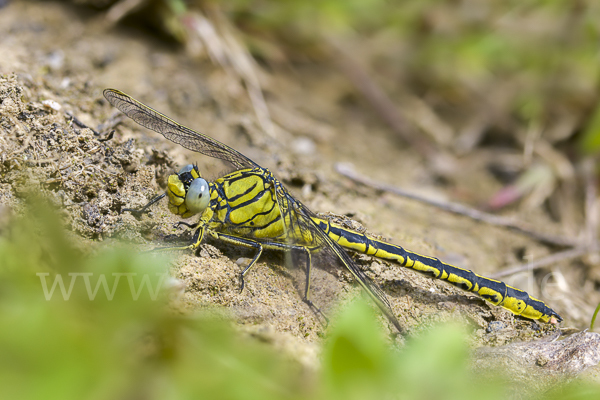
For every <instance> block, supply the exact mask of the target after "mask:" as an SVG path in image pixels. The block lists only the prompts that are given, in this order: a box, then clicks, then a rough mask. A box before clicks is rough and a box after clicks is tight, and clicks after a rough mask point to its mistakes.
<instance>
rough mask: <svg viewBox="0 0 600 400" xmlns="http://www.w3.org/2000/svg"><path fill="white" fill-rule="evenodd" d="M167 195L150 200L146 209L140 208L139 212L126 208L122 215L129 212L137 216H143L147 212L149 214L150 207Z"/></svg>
mask: <svg viewBox="0 0 600 400" xmlns="http://www.w3.org/2000/svg"><path fill="white" fill-rule="evenodd" d="M166 195H167V194H166V193H163V194H160V195H158V196H156V197H155V198H153V199H152V200H150V201H149V202H148V204H146V205H145V206H144V207H142V208H140V209H139V210H136V209H135V208H124V209H122V210H121V214H122V213H124V212H125V211H129V212H130V213H132V214H134V215H135V216H139V215H142V214H144V213H145V212H147V210H148V207H150V206H151V205H152V204H154V203H156V202H158V201H160V200H161V199H162V198H163V197H165V196H166Z"/></svg>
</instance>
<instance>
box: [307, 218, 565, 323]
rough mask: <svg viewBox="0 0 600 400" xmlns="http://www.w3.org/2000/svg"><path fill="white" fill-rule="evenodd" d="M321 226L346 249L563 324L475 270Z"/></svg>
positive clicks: (518, 311) (517, 292) (323, 223)
mask: <svg viewBox="0 0 600 400" xmlns="http://www.w3.org/2000/svg"><path fill="white" fill-rule="evenodd" d="M315 222H317V225H319V227H320V228H321V229H322V230H323V231H325V233H327V235H329V237H330V238H332V239H333V240H335V241H336V242H337V243H338V244H340V245H341V246H342V247H345V248H347V249H351V250H354V251H357V252H360V253H363V254H367V255H370V256H374V257H378V258H381V259H384V260H387V261H392V262H394V263H397V264H400V265H401V266H403V267H407V268H411V269H414V270H415V271H418V272H420V273H422V274H425V275H428V276H430V277H432V278H436V279H441V280H444V281H446V282H448V283H450V284H451V285H453V286H456V287H458V288H460V289H462V290H466V291H469V292H472V293H475V294H477V295H478V296H480V297H482V298H484V299H485V300H487V301H489V302H490V303H492V304H494V305H497V306H501V307H504V308H506V309H507V310H509V311H511V312H513V313H514V314H517V315H521V316H523V317H526V318H530V319H539V320H541V321H543V322H550V321H551V320H552V319H554V320H555V321H558V322H559V321H562V318H561V317H560V316H559V315H558V314H557V313H556V312H555V311H554V310H552V309H551V308H550V307H548V306H547V305H546V304H545V303H544V302H543V301H541V300H538V299H536V298H534V297H532V296H530V295H529V294H528V293H527V292H525V291H523V290H521V289H517V288H514V287H512V286H509V285H507V284H505V283H504V282H502V281H498V280H495V279H490V278H486V277H484V276H481V275H479V274H476V273H474V272H473V271H471V270H468V269H463V268H459V267H455V266H453V265H450V264H446V263H444V262H442V261H441V260H439V259H438V258H435V257H429V256H424V255H421V254H418V253H414V252H411V251H408V250H406V249H404V248H403V247H401V246H398V245H395V244H392V243H387V242H384V241H381V240H378V239H375V238H373V237H370V236H367V235H364V234H362V233H358V232H354V231H351V230H348V229H346V228H343V227H342V226H339V225H336V224H333V223H330V222H328V221H326V220H321V219H317V220H315Z"/></svg>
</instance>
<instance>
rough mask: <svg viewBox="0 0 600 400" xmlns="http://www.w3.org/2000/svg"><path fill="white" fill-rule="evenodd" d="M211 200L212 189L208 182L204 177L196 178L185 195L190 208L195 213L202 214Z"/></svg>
mask: <svg viewBox="0 0 600 400" xmlns="http://www.w3.org/2000/svg"><path fill="white" fill-rule="evenodd" d="M209 202H210V190H209V188H208V182H206V181H205V180H204V179H202V178H196V179H194V180H193V181H192V183H191V184H190V187H189V188H188V191H187V193H186V195H185V204H186V205H187V208H188V210H190V211H191V212H193V213H194V214H200V213H202V212H203V211H204V210H206V207H208V203H209Z"/></svg>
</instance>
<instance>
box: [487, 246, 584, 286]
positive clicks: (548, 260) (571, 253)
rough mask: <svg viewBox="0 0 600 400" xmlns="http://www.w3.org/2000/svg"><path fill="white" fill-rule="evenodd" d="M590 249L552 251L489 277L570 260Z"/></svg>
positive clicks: (531, 269)
mask: <svg viewBox="0 0 600 400" xmlns="http://www.w3.org/2000/svg"><path fill="white" fill-rule="evenodd" d="M590 251H591V250H590V249H589V248H587V247H579V248H575V249H570V250H565V251H560V252H558V253H554V254H551V255H549V256H548V257H544V258H540V259H539V260H537V261H533V262H528V263H525V264H519V265H515V266H512V267H509V268H506V269H504V270H502V271H499V272H496V273H495V274H491V275H490V278H496V279H497V278H501V277H503V276H507V275H513V274H516V273H519V272H523V271H533V270H535V269H539V268H542V267H545V266H547V265H550V264H554V263H557V262H559V261H564V260H572V259H574V258H579V257H583V256H585V255H586V254H588V253H589V252H590Z"/></svg>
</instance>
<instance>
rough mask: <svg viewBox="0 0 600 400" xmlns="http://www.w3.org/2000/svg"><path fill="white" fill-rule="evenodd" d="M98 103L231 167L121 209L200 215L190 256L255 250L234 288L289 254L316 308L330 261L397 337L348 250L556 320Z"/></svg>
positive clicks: (127, 104) (233, 155) (505, 288)
mask: <svg viewBox="0 0 600 400" xmlns="http://www.w3.org/2000/svg"><path fill="white" fill-rule="evenodd" d="M104 97H105V98H106V99H107V100H108V101H109V103H110V104H112V105H113V106H114V107H116V108H117V109H119V110H120V111H121V112H123V113H124V114H125V115H127V116H128V117H129V118H131V119H133V120H134V121H135V122H137V123H138V124H140V125H142V126H143V127H145V128H148V129H151V130H153V131H155V132H157V133H160V134H161V135H163V136H164V137H165V138H167V139H168V140H170V141H172V142H174V143H177V144H179V145H181V146H183V147H184V148H186V149H188V150H192V151H194V152H198V153H201V154H203V155H206V156H209V157H214V158H217V159H220V160H223V161H225V162H228V163H229V164H231V165H232V166H233V168H234V171H233V172H230V173H228V174H225V175H224V176H222V177H220V178H218V179H216V180H214V181H212V182H209V181H207V180H205V179H204V178H202V176H201V173H200V171H199V169H198V167H197V166H196V165H192V164H189V165H186V166H184V167H183V168H181V170H180V171H179V172H177V173H174V174H172V175H170V176H169V178H168V181H167V190H166V192H165V193H163V194H161V195H159V196H157V197H155V198H154V199H152V200H151V201H150V202H149V203H148V204H146V205H145V206H144V207H143V208H141V209H140V210H132V209H126V210H124V211H136V212H140V213H143V212H145V211H146V210H147V209H148V207H150V206H151V205H152V204H154V203H156V202H158V201H159V200H161V199H162V198H164V197H168V201H169V205H168V207H169V211H170V212H172V213H173V214H175V215H178V216H180V217H181V218H183V219H185V218H190V217H192V216H199V218H198V220H197V222H196V223H193V224H188V223H186V222H183V221H181V222H179V223H178V224H179V225H183V226H187V227H188V228H191V229H192V230H194V234H193V236H192V242H191V244H189V245H188V246H185V247H183V248H189V249H191V250H194V251H195V250H196V249H198V247H199V246H200V244H201V242H202V241H203V239H204V238H205V237H206V236H210V237H212V238H214V239H216V240H220V241H223V242H225V243H229V244H232V245H235V246H241V247H244V248H248V249H252V250H254V252H255V253H254V257H253V258H252V260H251V261H250V262H249V263H248V264H247V265H246V267H245V268H244V269H243V271H242V272H241V273H240V280H241V288H240V289H243V288H244V279H245V277H246V275H247V273H248V271H250V269H251V268H252V267H253V266H254V265H255V264H256V262H257V260H258V259H259V257H260V256H261V254H262V253H263V250H265V249H266V250H278V251H284V252H293V253H295V254H296V255H300V256H303V257H304V260H305V262H304V267H305V270H304V273H305V287H304V297H303V301H304V302H306V303H307V304H308V305H310V306H311V307H314V308H315V309H317V310H318V308H317V307H316V306H315V305H314V304H313V303H312V301H311V299H310V281H311V269H312V263H313V258H314V257H315V255H318V259H319V260H323V259H325V260H334V261H335V262H337V263H339V264H341V265H342V266H343V267H344V268H345V269H346V270H347V271H348V272H349V273H350V274H351V275H352V277H353V278H354V279H355V280H356V282H358V284H359V285H360V286H361V287H362V289H364V291H365V292H366V293H367V294H368V295H369V297H370V298H371V299H372V300H373V301H374V302H375V304H376V305H377V306H378V307H379V309H381V311H382V312H383V314H384V315H385V316H386V317H387V318H388V319H389V321H390V322H391V323H392V324H393V325H394V326H395V327H396V329H397V330H398V331H399V332H402V327H401V325H400V323H399V322H398V319H397V318H396V316H395V314H394V312H393V310H392V307H391V305H390V302H389V300H388V299H387V297H386V294H385V293H384V292H383V290H382V289H381V287H380V286H379V285H377V284H376V283H375V282H374V281H372V280H371V279H370V278H369V277H368V276H367V275H366V274H365V272H364V271H363V270H362V269H361V268H360V267H359V266H358V265H357V264H356V262H355V261H354V260H353V259H352V257H351V256H350V255H349V253H348V252H347V250H351V251H354V252H358V253H363V254H366V255H369V256H374V257H378V258H380V259H383V260H386V261H390V262H392V263H395V264H397V265H400V266H402V267H406V268H410V269H413V270H415V271H418V272H420V273H422V274H425V275H428V276H430V277H432V278H435V279H440V280H443V281H446V282H448V283H449V284H451V285H454V286H456V287H458V288H460V289H463V290H465V291H468V292H471V293H474V294H476V295H478V296H480V297H481V298H483V299H485V300H487V301H488V302H490V303H491V304H494V305H496V306H501V307H504V308H505V309H507V310H509V311H511V312H512V313H514V314H516V315H520V316H522V317H525V318H529V319H532V320H539V321H542V322H546V323H552V324H557V323H559V322H561V321H562V317H561V316H560V315H559V314H558V313H556V312H555V311H554V310H552V309H551V308H550V307H549V306H547V305H546V304H545V303H544V302H543V301H541V300H538V299H536V298H534V297H532V296H530V295H529V294H528V293H527V292H525V291H523V290H521V289H518V288H515V287H512V286H509V285H507V284H506V283H504V282H502V281H498V280H495V279H490V278H486V277H484V276H481V275H479V274H477V273H475V272H473V271H471V270H468V269H463V268H459V267H456V266H453V265H450V264H447V263H445V262H443V261H441V260H439V259H438V258H435V257H429V256H426V255H421V254H418V253H415V252H412V251H409V250H406V249H404V248H403V247H401V246H398V245H395V244H392V243H389V242H385V241H383V240H380V239H377V238H375V237H372V236H370V235H367V234H364V233H360V232H356V231H353V230H350V229H347V228H345V227H343V226H342V225H340V224H336V223H334V222H331V221H329V220H328V219H325V218H321V217H319V216H317V215H316V214H315V213H313V212H312V211H311V210H310V209H308V208H307V207H306V206H305V205H304V204H302V203H301V202H300V201H299V200H298V199H296V198H295V197H294V196H293V195H292V194H291V193H290V192H289V191H288V190H287V189H286V188H285V187H284V186H283V184H282V183H281V182H280V181H279V180H278V179H277V178H275V176H274V175H273V174H272V173H271V171H269V169H267V168H263V167H261V166H260V165H258V164H257V163H255V162H254V161H252V160H251V159H249V158H248V157H246V156H244V155H243V154H242V153H240V152H238V151H237V150H235V149H233V148H231V147H229V146H227V145H225V144H223V143H221V142H219V141H217V140H215V139H213V138H211V137H210V136H208V135H205V134H203V133H200V132H197V131H194V130H192V129H190V128H187V127H185V126H183V125H181V124H179V123H177V122H175V121H174V120H172V119H170V118H169V117H167V116H165V115H164V114H161V113H160V112H158V111H156V110H154V109H153V108H151V107H149V106H147V105H145V104H143V103H141V102H139V101H137V100H136V99H134V98H133V97H131V96H129V95H127V94H125V93H123V92H121V91H119V90H116V89H106V90H104ZM297 258H299V257H297Z"/></svg>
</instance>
